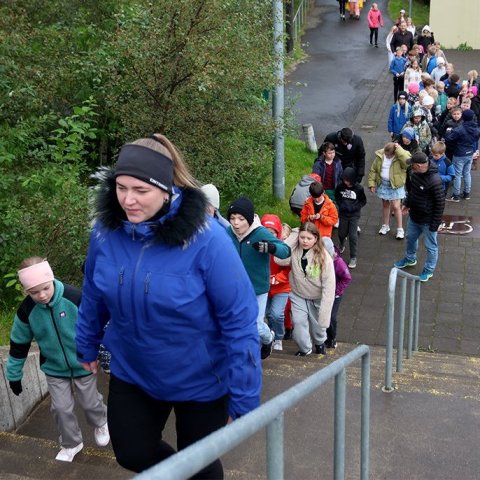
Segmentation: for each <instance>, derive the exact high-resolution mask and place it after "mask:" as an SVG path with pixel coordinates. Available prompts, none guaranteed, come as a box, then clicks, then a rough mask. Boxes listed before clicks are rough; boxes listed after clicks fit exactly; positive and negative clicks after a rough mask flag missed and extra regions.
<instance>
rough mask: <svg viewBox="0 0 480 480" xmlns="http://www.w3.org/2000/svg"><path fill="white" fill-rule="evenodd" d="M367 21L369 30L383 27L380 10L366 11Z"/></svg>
mask: <svg viewBox="0 0 480 480" xmlns="http://www.w3.org/2000/svg"><path fill="white" fill-rule="evenodd" d="M367 19H368V26H369V28H378V27H383V18H382V13H381V12H380V10H373V8H371V9H370V10H369V11H368V15H367Z"/></svg>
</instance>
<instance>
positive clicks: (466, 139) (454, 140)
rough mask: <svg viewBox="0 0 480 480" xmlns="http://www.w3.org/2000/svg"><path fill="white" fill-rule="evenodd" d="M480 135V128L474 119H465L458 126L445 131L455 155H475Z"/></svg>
mask: <svg viewBox="0 0 480 480" xmlns="http://www.w3.org/2000/svg"><path fill="white" fill-rule="evenodd" d="M479 137H480V129H479V128H478V127H477V125H476V123H475V122H474V121H468V122H465V121H464V122H463V123H462V125H460V126H459V127H458V128H455V129H453V130H450V131H449V132H445V140H446V141H447V142H448V143H449V144H450V145H451V146H452V149H453V155H454V156H455V157H466V156H468V155H473V154H474V152H475V150H476V149H477V143H478V138H479Z"/></svg>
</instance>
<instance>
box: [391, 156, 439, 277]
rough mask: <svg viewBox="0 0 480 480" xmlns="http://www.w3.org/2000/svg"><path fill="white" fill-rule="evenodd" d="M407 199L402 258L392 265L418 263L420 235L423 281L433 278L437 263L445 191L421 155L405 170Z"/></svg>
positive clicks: (436, 170)
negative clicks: (420, 240) (422, 242)
mask: <svg viewBox="0 0 480 480" xmlns="http://www.w3.org/2000/svg"><path fill="white" fill-rule="evenodd" d="M405 188H406V191H407V197H406V199H405V200H404V203H403V206H402V213H403V214H407V213H409V214H410V216H409V219H408V223H407V243H406V252H405V258H402V260H399V261H398V262H395V263H394V266H395V267H397V268H405V267H413V266H414V265H416V264H417V249H418V239H419V237H420V235H422V234H423V236H424V242H425V248H426V250H427V258H426V260H425V265H424V267H423V270H422V273H421V274H420V276H419V277H420V281H422V282H426V281H428V279H429V278H431V277H432V276H433V272H434V270H435V267H436V265H437V261H438V244H437V231H438V228H439V227H440V223H441V222H442V214H443V210H444V208H445V190H444V188H443V185H442V179H441V178H440V175H439V174H438V169H437V167H436V166H435V165H433V164H432V163H431V162H429V160H428V157H427V156H426V155H425V154H424V153H423V152H418V153H415V154H414V155H413V156H412V158H411V165H410V167H408V170H407V182H406V184H405Z"/></svg>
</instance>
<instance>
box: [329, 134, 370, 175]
mask: <svg viewBox="0 0 480 480" xmlns="http://www.w3.org/2000/svg"><path fill="white" fill-rule="evenodd" d="M323 142H324V143H325V142H330V143H333V145H334V146H335V153H336V155H337V157H338V158H340V161H341V162H342V167H343V168H344V169H345V168H347V167H352V168H353V169H354V170H355V174H356V176H357V178H356V181H357V182H358V183H361V181H362V178H363V176H364V175H365V147H364V145H363V140H362V137H361V136H360V135H357V134H356V133H353V130H352V129H351V128H348V127H345V128H342V129H341V130H338V131H336V132H331V133H329V134H328V135H327V136H326V137H325V140H324V141H323Z"/></svg>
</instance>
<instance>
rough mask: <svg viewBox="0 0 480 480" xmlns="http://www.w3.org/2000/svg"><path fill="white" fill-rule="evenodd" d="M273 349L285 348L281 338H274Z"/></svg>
mask: <svg viewBox="0 0 480 480" xmlns="http://www.w3.org/2000/svg"><path fill="white" fill-rule="evenodd" d="M273 349H274V350H279V351H281V350H283V345H282V341H281V340H274V341H273Z"/></svg>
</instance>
